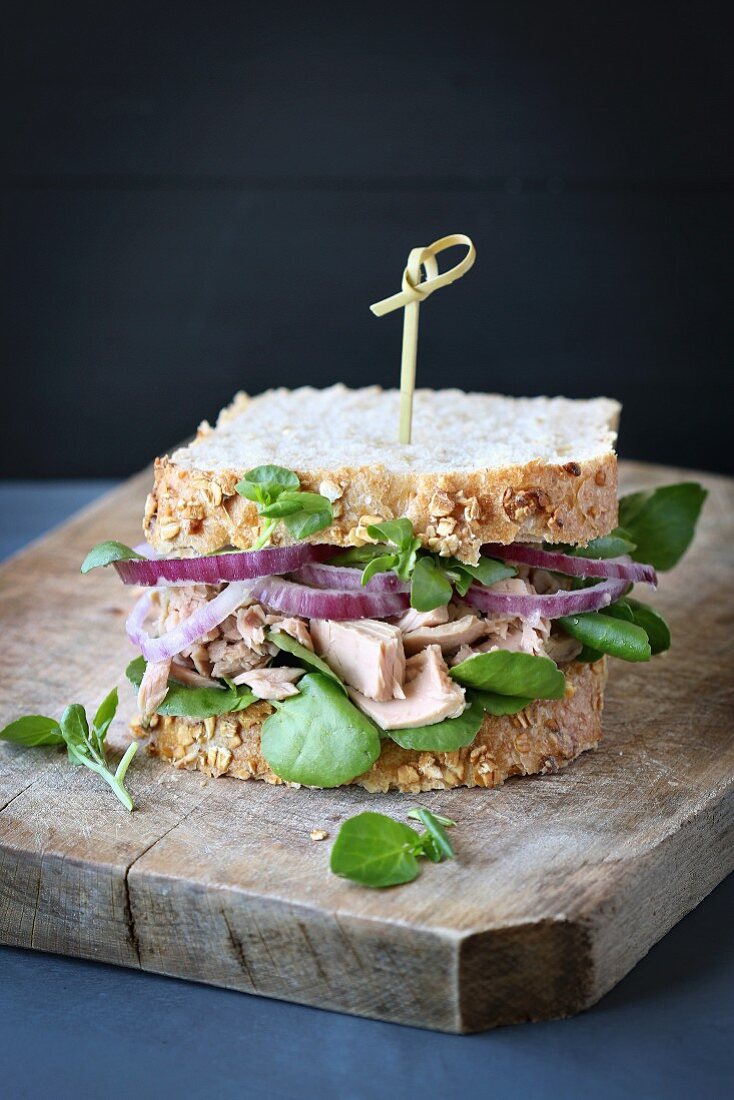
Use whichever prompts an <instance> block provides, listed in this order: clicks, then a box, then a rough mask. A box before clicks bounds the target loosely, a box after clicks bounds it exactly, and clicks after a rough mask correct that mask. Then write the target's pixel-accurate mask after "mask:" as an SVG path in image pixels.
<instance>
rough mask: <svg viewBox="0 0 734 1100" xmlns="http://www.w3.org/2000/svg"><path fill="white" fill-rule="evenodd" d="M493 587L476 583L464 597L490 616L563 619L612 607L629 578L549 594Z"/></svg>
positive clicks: (623, 590)
mask: <svg viewBox="0 0 734 1100" xmlns="http://www.w3.org/2000/svg"><path fill="white" fill-rule="evenodd" d="M500 583H501V582H500ZM493 587H494V586H493V585H491V586H490V587H488V588H485V586H484V585H481V584H473V585H472V586H471V588H470V589H469V591H468V592H467V594H466V596H465V597H464V599H465V600H466V602H467V603H470V604H472V606H473V607H477V608H479V610H480V611H484V612H485V613H486V614H487V615H517V617H518V618H520V619H532V618H533V617H537V616H538V615H540V616H542V617H543V618H544V619H560V618H561V616H563V615H580V614H581V613H582V612H584V611H599V610H600V608H602V607H608V606H609V604H610V603H614V601H615V600H618V599H619V597H620V596H622V595H624V593H625V592H626V591H627V588H628V587H629V581H627V580H617V579H615V578H609V579H607V580H605V581H602V582H601V584H595V585H594V587H593V588H579V589H578V590H577V591H575V592H564V591H561V592H554V593H553V594H552V595H547V596H533V595H528V596H513V595H509V594H508V593H506V592H493V591H492V589H493Z"/></svg>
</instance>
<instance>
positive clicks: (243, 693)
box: [220, 684, 257, 713]
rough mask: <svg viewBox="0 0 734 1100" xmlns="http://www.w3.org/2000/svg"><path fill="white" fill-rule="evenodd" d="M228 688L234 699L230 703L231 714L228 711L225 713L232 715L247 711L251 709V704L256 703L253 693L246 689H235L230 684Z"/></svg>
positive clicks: (235, 687)
mask: <svg viewBox="0 0 734 1100" xmlns="http://www.w3.org/2000/svg"><path fill="white" fill-rule="evenodd" d="M228 686H229V687H230V690H231V691H233V692H234V693H235V699H234V702H233V703H232V708H231V712H230V711H228V712H227V713H234V712H235V711H239V710H247V708H248V707H251V706H252V704H253V703H256V702H257V695H255V693H254V692H253V691H250V689H249V688H248V687H237V685H236V684H231V685H228ZM220 713H221V712H220Z"/></svg>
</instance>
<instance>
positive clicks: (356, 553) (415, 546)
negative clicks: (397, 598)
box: [332, 518, 517, 611]
mask: <svg viewBox="0 0 734 1100" xmlns="http://www.w3.org/2000/svg"><path fill="white" fill-rule="evenodd" d="M367 534H368V535H369V536H370V538H373V539H377V540H379V541H378V542H377V543H368V544H367V545H365V546H355V547H352V548H351V549H350V550H345V551H344V552H342V553H341V554H339V555H338V556H337V557H335V558H333V559H332V561H333V564H334V565H362V566H363V567H364V568H363V570H362V584H367V583H368V582H369V581H370V579H371V578H372V577H373V576H374V575H375V573H387V572H389V571H390V570H392V572H394V573H396V574H397V575H398V577H400V579H401V580H402V581H410V606H411V607H413V608H415V610H416V611H433V609H434V608H436V607H443V606H444V604H447V603H448V602H449V600H450V599H451V597H452V596H453V594H454V589H456V591H457V592H458V594H459V595H460V596H465V595H466V593H467V592H468V590H469V587H470V585H471V584H472V583H473V582H474V581H478V582H479V583H480V584H495V583H496V582H497V581H501V580H505V579H506V578H507V577H514V576H515V574H516V573H517V570H516V569H515V567H514V566H512V565H507V564H506V563H505V562H501V561H495V560H494V559H493V558H481V559H480V561H479V564H478V565H466V564H465V563H464V562H462V561H459V560H458V558H442V557H440V555H438V554H432V553H430V551H428V550H424V549H423V548H422V545H421V540H420V539H419V538H417V537H416V535H415V532H414V531H413V524H412V523H411V522H410V520H409V519H405V518H402V519H391V520H387V521H386V522H385V523H374V524H371V525H370V526H369V527H368V528H367Z"/></svg>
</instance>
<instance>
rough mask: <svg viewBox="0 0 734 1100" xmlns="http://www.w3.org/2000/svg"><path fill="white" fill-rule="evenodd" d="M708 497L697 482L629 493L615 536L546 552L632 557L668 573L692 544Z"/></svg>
mask: <svg viewBox="0 0 734 1100" xmlns="http://www.w3.org/2000/svg"><path fill="white" fill-rule="evenodd" d="M707 495H708V493H707V490H706V489H704V488H703V486H702V485H699V484H698V482H697V481H681V482H678V483H677V484H675V485H663V486H660V488H658V489H651V490H649V491H648V492H642V493H628V494H627V495H626V496H623V497H620V499H619V527H616V528H615V529H614V531H612V532H611V534H609V535H603V536H602V537H601V538H598V539H593V541H592V542H590V543H589V544H588V546H564V545H561V544H560V543H552V544H550V545H546V549H547V550H551V551H553V550H555V551H560V552H561V553H566V554H573V555H575V556H576V557H582V558H616V557H619V556H620V555H621V554H629V555H630V557H632V558H634V560H635V561H641V562H645V563H646V564H648V565H652V566H654V568H655V569H657V570H658V571H659V572H666V571H667V570H668V569H672V568H673V566H674V565H677V564H678V562H679V561H680V559H681V558H682V557H683V555H684V554H685V552H686V550H687V549H688V547H689V546H690V545H691V542H692V541H693V535H694V533H695V530H696V523H697V522H698V517H699V515H700V513H701V509H702V507H703V504H704V501H705V500H706V497H707Z"/></svg>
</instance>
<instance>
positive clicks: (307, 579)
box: [294, 562, 410, 592]
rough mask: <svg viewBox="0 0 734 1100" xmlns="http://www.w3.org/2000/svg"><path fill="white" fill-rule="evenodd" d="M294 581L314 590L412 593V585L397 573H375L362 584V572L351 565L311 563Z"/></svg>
mask: <svg viewBox="0 0 734 1100" xmlns="http://www.w3.org/2000/svg"><path fill="white" fill-rule="evenodd" d="M294 579H295V580H297V581H299V582H301V583H302V584H310V585H312V586H313V587H314V588H338V589H339V590H340V591H342V592H347V591H354V590H361V591H362V592H410V585H409V584H406V582H405V581H401V580H400V577H398V575H397V573H375V575H374V576H373V577H370V579H369V581H368V582H367V584H365V585H363V584H362V570H361V569H354V568H353V567H352V566H349V565H325V564H324V563H322V562H309V563H308V564H307V565H304V566H302V567H301V568H300V569H299V570H298V572H297V573H294Z"/></svg>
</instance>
